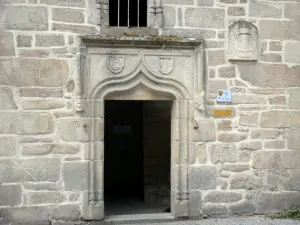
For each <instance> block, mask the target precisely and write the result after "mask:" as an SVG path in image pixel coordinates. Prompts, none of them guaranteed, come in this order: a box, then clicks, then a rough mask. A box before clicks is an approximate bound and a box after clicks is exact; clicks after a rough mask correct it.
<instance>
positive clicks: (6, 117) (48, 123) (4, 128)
mask: <svg viewBox="0 0 300 225" xmlns="http://www.w3.org/2000/svg"><path fill="white" fill-rule="evenodd" d="M0 121H2V122H1V123H0V133H2V134H50V133H52V132H53V131H54V120H53V117H52V116H51V114H50V113H31V112H3V113H0Z"/></svg>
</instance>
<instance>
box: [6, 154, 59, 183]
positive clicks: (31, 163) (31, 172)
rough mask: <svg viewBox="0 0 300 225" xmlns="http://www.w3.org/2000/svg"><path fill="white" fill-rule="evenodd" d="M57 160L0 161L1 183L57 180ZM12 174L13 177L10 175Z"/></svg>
mask: <svg viewBox="0 0 300 225" xmlns="http://www.w3.org/2000/svg"><path fill="white" fill-rule="evenodd" d="M59 173H60V160H59V159H47V158H41V159H39V160H36V159H1V160H0V178H1V182H2V183H14V182H27V181H33V182H38V181H52V182H55V181H57V180H58V178H59ZM12 174H13V175H12Z"/></svg>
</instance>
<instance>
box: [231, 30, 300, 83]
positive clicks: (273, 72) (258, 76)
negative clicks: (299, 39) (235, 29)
mask: <svg viewBox="0 0 300 225" xmlns="http://www.w3.org/2000/svg"><path fill="white" fill-rule="evenodd" d="M299 29H300V28H299ZM299 35H300V32H299ZM237 64H238V69H239V71H240V74H241V78H242V79H243V80H245V81H249V82H250V83H251V84H252V85H254V86H259V87H274V88H283V87H299V86H300V77H299V76H298V74H299V73H300V66H290V67H288V66H287V65H285V64H263V63H255V64H253V63H247V62H244V63H243V62H238V63H237Z"/></svg>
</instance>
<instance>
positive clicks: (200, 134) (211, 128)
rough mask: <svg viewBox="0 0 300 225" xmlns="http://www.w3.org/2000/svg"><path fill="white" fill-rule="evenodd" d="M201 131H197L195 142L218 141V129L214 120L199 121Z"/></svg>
mask: <svg viewBox="0 0 300 225" xmlns="http://www.w3.org/2000/svg"><path fill="white" fill-rule="evenodd" d="M197 123H198V126H199V129H197V130H195V134H194V135H195V141H214V140H216V128H215V125H214V122H213V121H212V120H197Z"/></svg>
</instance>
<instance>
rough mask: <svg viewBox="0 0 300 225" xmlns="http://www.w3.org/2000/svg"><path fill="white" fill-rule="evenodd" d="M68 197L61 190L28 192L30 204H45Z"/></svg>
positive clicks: (58, 201)
mask: <svg viewBox="0 0 300 225" xmlns="http://www.w3.org/2000/svg"><path fill="white" fill-rule="evenodd" d="M65 200H66V197H65V196H63V195H62V194H61V193H59V192H51V191H47V192H29V193H28V194H27V202H28V204H45V203H60V202H64V201H65Z"/></svg>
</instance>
